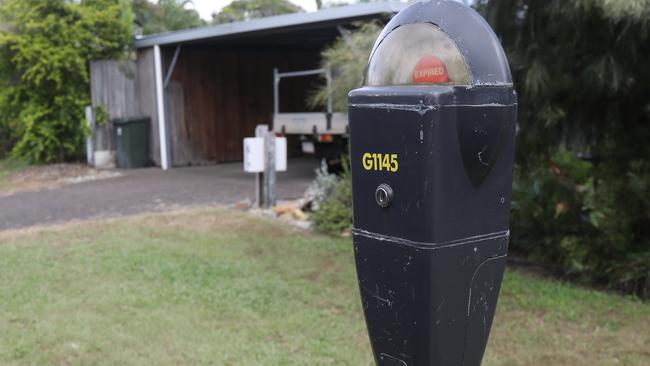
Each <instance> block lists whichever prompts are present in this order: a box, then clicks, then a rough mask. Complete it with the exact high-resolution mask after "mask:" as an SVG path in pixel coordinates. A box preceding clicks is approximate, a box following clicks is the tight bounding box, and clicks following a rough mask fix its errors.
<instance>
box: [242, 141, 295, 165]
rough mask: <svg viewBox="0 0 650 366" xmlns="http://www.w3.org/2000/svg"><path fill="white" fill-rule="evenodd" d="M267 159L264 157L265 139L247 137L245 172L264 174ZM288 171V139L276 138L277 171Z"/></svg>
mask: <svg viewBox="0 0 650 366" xmlns="http://www.w3.org/2000/svg"><path fill="white" fill-rule="evenodd" d="M265 162H266V157H265V156H264V137H246V138H245V139H244V171H245V172H247V173H263V172H264V166H265ZM286 170H287V139H286V138H285V137H276V138H275V171H276V172H284V171H286Z"/></svg>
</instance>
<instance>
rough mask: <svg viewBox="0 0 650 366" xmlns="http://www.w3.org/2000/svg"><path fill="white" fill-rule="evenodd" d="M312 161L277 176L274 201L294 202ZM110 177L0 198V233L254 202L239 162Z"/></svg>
mask: <svg viewBox="0 0 650 366" xmlns="http://www.w3.org/2000/svg"><path fill="white" fill-rule="evenodd" d="M317 165H318V163H317V162H316V161H315V160H314V159H309V158H304V159H302V158H301V159H292V160H290V161H289V165H288V170H287V171H286V172H282V173H278V174H277V182H278V183H277V197H278V199H293V198H299V197H301V196H302V195H303V193H304V192H305V189H307V186H308V185H309V183H310V182H311V181H312V179H313V177H314V169H316V167H317ZM122 172H123V175H122V176H119V177H115V178H109V179H103V180H97V181H90V182H83V183H77V184H70V185H67V186H64V187H60V188H55V189H50V190H41V191H37V192H22V193H16V194H13V195H10V196H5V197H0V230H7V229H17V228H24V227H29V226H34V225H44V224H55V223H63V222H66V221H70V220H84V219H90V218H100V217H114V216H122V215H130V214H137V213H143V212H152V211H164V210H169V209H173V208H179V207H191V206H209V205H218V204H233V203H237V202H240V201H242V200H246V199H249V200H251V201H254V199H255V181H254V175H253V174H248V173H244V172H243V170H242V164H241V163H232V164H220V165H212V166H202V167H186V168H174V169H171V170H169V171H166V172H165V171H162V170H160V169H158V168H147V169H137V170H124V171H122Z"/></svg>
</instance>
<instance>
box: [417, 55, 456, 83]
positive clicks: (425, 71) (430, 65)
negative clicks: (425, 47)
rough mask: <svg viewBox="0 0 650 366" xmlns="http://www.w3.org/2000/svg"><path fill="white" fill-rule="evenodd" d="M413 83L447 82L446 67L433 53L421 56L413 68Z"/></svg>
mask: <svg viewBox="0 0 650 366" xmlns="http://www.w3.org/2000/svg"><path fill="white" fill-rule="evenodd" d="M413 82H414V83H446V82H449V76H448V75H447V67H446V66H445V63H444V62H442V61H440V59H439V58H437V57H436V56H434V55H426V56H423V57H422V58H421V59H420V61H418V63H417V64H415V67H414V68H413Z"/></svg>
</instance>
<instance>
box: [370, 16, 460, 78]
mask: <svg viewBox="0 0 650 366" xmlns="http://www.w3.org/2000/svg"><path fill="white" fill-rule="evenodd" d="M409 84H443V85H469V84H470V73H469V68H468V66H467V63H466V62H465V59H464V58H463V55H462V54H461V52H460V50H459V49H458V46H457V45H456V43H455V42H454V41H453V40H452V39H451V38H450V37H449V35H447V34H446V33H445V32H444V31H442V30H441V29H440V28H438V27H437V26H435V25H433V24H431V23H411V24H406V25H402V26H400V27H398V28H396V29H394V30H393V31H392V32H390V33H389V34H388V35H387V36H386V37H385V38H384V39H383V40H382V42H381V43H380V44H379V45H378V46H377V47H376V49H375V52H374V53H373V54H372V56H371V58H370V62H369V64H368V74H367V76H366V85H369V86H386V85H409Z"/></svg>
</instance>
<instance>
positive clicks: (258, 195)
mask: <svg viewBox="0 0 650 366" xmlns="http://www.w3.org/2000/svg"><path fill="white" fill-rule="evenodd" d="M268 132H269V127H268V126H267V125H257V126H256V127H255V137H265V136H266V134H267V133H268ZM255 206H256V207H260V208H261V207H264V173H255Z"/></svg>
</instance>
